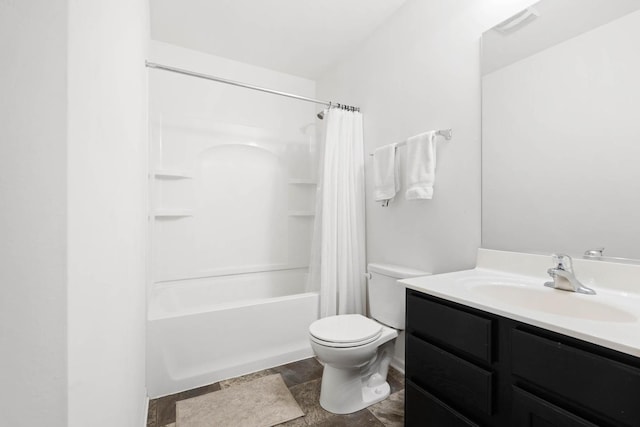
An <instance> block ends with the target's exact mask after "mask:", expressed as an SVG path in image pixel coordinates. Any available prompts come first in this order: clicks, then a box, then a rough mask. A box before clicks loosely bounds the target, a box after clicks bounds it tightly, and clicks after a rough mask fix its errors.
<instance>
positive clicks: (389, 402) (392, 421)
mask: <svg viewBox="0 0 640 427" xmlns="http://www.w3.org/2000/svg"><path fill="white" fill-rule="evenodd" d="M271 374H280V375H282V378H283V380H284V382H285V384H286V385H287V387H289V391H291V394H292V395H293V397H294V398H295V399H296V401H297V402H298V405H300V408H301V409H302V411H303V412H304V413H305V416H304V417H301V418H297V419H295V420H291V421H288V422H286V423H282V424H278V426H282V427H306V426H314V427H342V426H344V427H347V426H348V427H402V426H403V425H404V376H403V375H402V374H401V373H400V372H398V371H396V370H395V369H393V368H390V369H389V376H388V378H387V381H388V382H389V385H390V386H391V396H389V398H388V399H386V400H383V401H382V402H379V403H376V404H375V405H373V406H370V407H368V408H366V409H363V410H362V411H358V412H356V413H354V414H349V415H334V414H332V413H330V412H327V411H325V410H324V409H322V408H321V407H320V403H319V401H320V381H321V378H322V365H320V363H318V361H317V360H316V359H315V358H310V359H304V360H301V361H299V362H293V363H289V364H286V365H282V366H277V367H275V368H271V369H266V370H264V371H260V372H255V373H253V374H249V375H244V376H242V377H237V378H232V379H230V380H224V381H220V382H218V383H215V384H211V385H208V386H204V387H200V388H197V389H193V390H188V391H184V392H182V393H177V394H172V395H170V396H165V397H161V398H159V399H153V400H151V401H150V402H149V416H148V421H147V427H176V426H175V421H176V402H177V401H179V400H184V399H189V398H191V397H195V396H200V395H202V394H205V393H210V392H213V391H218V390H221V389H223V388H228V387H233V386H234V385H237V384H241V383H243V382H246V381H250V380H253V379H256V378H260V377H263V376H266V375H271Z"/></svg>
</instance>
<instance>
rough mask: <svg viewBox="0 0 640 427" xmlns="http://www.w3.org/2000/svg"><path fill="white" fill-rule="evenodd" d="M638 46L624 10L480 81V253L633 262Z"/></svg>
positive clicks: (639, 151)
mask: <svg viewBox="0 0 640 427" xmlns="http://www.w3.org/2000/svg"><path fill="white" fill-rule="evenodd" d="M639 39H640V12H633V13H631V14H629V15H627V16H625V17H623V18H620V19H617V20H615V21H612V22H610V23H608V24H606V25H603V26H600V27H598V28H595V29H593V30H592V31H589V32H586V33H584V34H581V35H579V36H577V37H574V38H572V39H569V40H567V41H565V42H563V43H560V44H557V45H555V46H553V47H551V48H548V49H546V50H544V51H542V52H539V53H537V54H535V55H532V56H530V57H528V58H525V59H522V60H520V61H518V62H516V63H514V64H511V65H509V66H507V67H504V68H501V69H499V70H497V71H494V72H493V73H491V74H488V75H485V76H484V77H483V134H484V135H483V137H484V138H483V157H482V162H483V181H482V182H483V195H482V196H483V216H482V221H483V223H482V242H483V246H485V247H487V248H492V249H501V250H513V251H525V252H526V251H544V252H547V253H551V252H565V253H569V254H575V255H577V256H581V255H582V254H583V253H584V251H585V250H587V249H592V248H597V247H605V248H606V251H605V255H608V256H620V257H629V258H640V245H638V240H639V237H640V222H639V221H638V218H639V217H640V168H638V159H639V158H640V144H638V141H640V121H639V120H638V115H639V113H640V82H638V76H639V75H640V50H639V49H638V45H637V41H638V40H639ZM513 218H518V221H514V220H513ZM523 225H524V226H523Z"/></svg>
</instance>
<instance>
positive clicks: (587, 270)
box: [401, 249, 640, 357]
mask: <svg viewBox="0 0 640 427" xmlns="http://www.w3.org/2000/svg"><path fill="white" fill-rule="evenodd" d="M550 267H552V261H551V257H549V256H542V255H532V254H520V253H514V252H503V251H494V250H487V249H480V250H479V251H478V262H477V267H476V268H475V269H472V270H464V271H457V272H453V273H445V274H436V275H432V276H424V277H416V278H411V279H404V280H401V283H403V284H404V285H405V286H406V287H407V288H409V289H413V290H415V291H419V292H422V293H425V294H429V295H433V296H435V297H439V298H442V299H446V300H449V301H453V302H456V303H460V304H463V305H466V306H469V307H473V308H476V309H479V310H484V311H487V312H489V313H493V314H497V315H500V316H503V317H506V318H509V319H513V320H517V321H519V322H523V323H528V324H530V325H534V326H538V327H540V328H544V329H548V330H550V331H554V332H558V333H561V334H564V335H568V336H571V337H574V338H578V339H581V340H584V341H588V342H591V343H594V344H597V345H601V346H603V347H607V348H611V349H614V350H618V351H620V352H623V353H627V354H630V355H633V356H637V357H640V265H628V264H615V263H611V262H603V261H591V260H580V259H576V260H574V271H575V274H576V277H577V278H578V279H579V280H581V281H582V283H583V284H584V285H586V286H589V287H592V288H593V289H594V290H595V291H596V292H597V294H596V295H583V294H578V293H575V292H566V291H561V290H557V289H551V288H547V287H545V286H544V285H543V284H544V282H546V281H550V280H551V278H550V277H549V276H547V274H546V270H547V268H550ZM581 271H582V272H583V274H582V275H581ZM634 291H635V292H634Z"/></svg>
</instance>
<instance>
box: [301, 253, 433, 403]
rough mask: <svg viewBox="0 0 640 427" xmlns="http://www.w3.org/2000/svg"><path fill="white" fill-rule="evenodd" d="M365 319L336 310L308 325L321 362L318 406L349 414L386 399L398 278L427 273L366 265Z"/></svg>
mask: <svg viewBox="0 0 640 427" xmlns="http://www.w3.org/2000/svg"><path fill="white" fill-rule="evenodd" d="M368 270H369V285H368V295H369V305H370V311H371V317H372V318H371V319H370V318H367V317H365V316H362V315H360V314H342V315H337V316H329V317H325V318H323V319H319V320H316V321H315V322H313V323H312V324H311V325H310V326H309V339H310V342H311V348H312V349H313V351H314V353H315V355H316V357H317V358H318V360H319V361H320V362H322V363H323V364H324V371H323V373H322V385H321V390H320V406H322V407H323V408H324V409H326V410H327V411H329V412H332V413H334V414H350V413H353V412H356V411H359V410H361V409H364V408H366V407H367V406H370V405H373V404H374V403H377V402H380V401H381V400H384V399H386V398H387V397H388V396H389V394H390V392H391V390H390V387H389V383H387V373H388V370H389V364H390V363H391V361H392V359H393V357H394V343H395V338H396V337H397V336H398V330H402V329H404V314H405V288H404V286H402V285H401V284H399V283H398V282H397V281H398V279H403V278H408V277H416V276H424V275H427V274H429V273H427V272H424V271H420V270H414V269H410V268H406V267H401V266H393V265H383V264H369V266H368Z"/></svg>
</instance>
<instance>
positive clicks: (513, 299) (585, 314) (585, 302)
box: [469, 283, 637, 323]
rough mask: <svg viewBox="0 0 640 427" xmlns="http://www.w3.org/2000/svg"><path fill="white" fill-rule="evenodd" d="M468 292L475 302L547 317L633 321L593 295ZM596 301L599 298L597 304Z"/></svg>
mask: <svg viewBox="0 0 640 427" xmlns="http://www.w3.org/2000/svg"><path fill="white" fill-rule="evenodd" d="M469 290H470V291H472V292H473V293H474V295H475V296H477V297H478V300H484V301H487V302H489V301H497V302H500V303H504V304H509V306H517V307H520V308H524V309H528V310H536V311H542V312H545V313H549V314H555V315H561V316H568V317H573V318H579V319H585V320H596V321H604V322H617V323H632V322H636V321H637V318H636V316H634V315H633V314H632V313H629V312H627V311H625V310H622V309H620V308H617V307H614V306H612V305H610V304H607V303H606V302H603V301H601V299H602V298H601V297H599V296H597V295H593V296H592V295H580V294H576V293H573V292H566V291H561V290H557V289H550V288H545V287H544V286H542V283H541V284H540V286H539V287H534V286H532V285H520V284H505V283H485V284H473V285H471V286H469ZM598 298H601V299H600V300H599V299H598Z"/></svg>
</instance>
